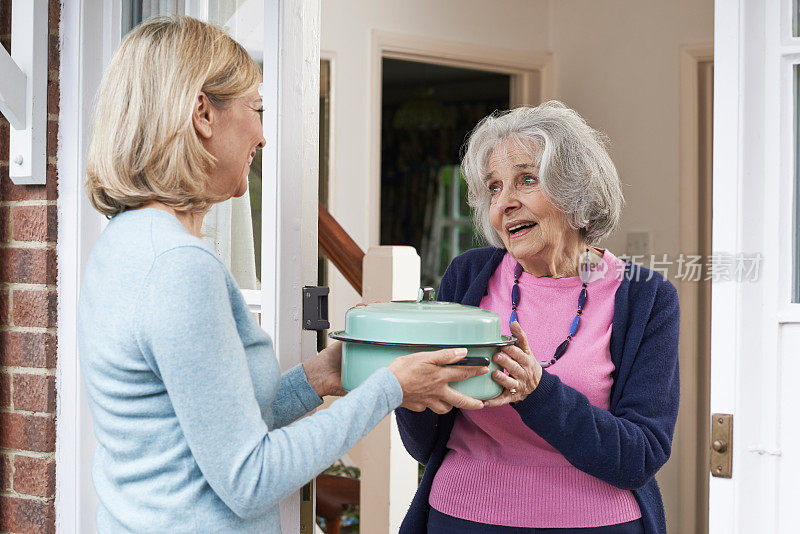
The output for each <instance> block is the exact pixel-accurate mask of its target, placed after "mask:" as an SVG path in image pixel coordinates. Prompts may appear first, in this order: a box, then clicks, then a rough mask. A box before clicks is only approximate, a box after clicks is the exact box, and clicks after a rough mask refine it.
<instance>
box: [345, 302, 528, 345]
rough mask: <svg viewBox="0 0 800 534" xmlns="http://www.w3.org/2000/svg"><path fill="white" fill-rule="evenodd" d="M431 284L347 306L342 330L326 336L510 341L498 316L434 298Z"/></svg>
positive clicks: (396, 341) (388, 341)
mask: <svg viewBox="0 0 800 534" xmlns="http://www.w3.org/2000/svg"><path fill="white" fill-rule="evenodd" d="M433 295H434V293H433V289H432V288H428V287H426V288H423V289H420V290H419V296H418V297H417V300H416V301H414V300H406V301H392V302H379V303H376V304H368V305H366V306H356V307H354V308H350V309H349V310H348V311H347V314H346V315H345V330H344V331H341V332H334V333H332V334H331V336H330V337H332V338H334V339H339V340H342V341H355V342H361V343H373V344H378V345H403V346H409V345H411V346H413V345H421V346H438V347H447V346H452V347H480V346H502V345H512V344H514V343H515V342H516V339H514V337H512V336H504V335H501V334H500V316H499V315H498V314H496V313H494V312H492V311H488V310H483V309H481V308H477V307H475V306H466V305H464V304H456V303H453V302H437V301H436V300H434V297H433Z"/></svg>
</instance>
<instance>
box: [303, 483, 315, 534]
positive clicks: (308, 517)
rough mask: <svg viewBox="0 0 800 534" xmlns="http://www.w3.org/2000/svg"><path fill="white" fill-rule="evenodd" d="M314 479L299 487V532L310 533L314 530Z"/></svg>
mask: <svg viewBox="0 0 800 534" xmlns="http://www.w3.org/2000/svg"><path fill="white" fill-rule="evenodd" d="M314 515H315V511H314V481H313V480H312V481H311V482H309V483H308V484H306V485H305V486H303V487H302V488H301V489H300V533H301V534H311V533H313V532H314V524H315V523H316V519H315V518H314Z"/></svg>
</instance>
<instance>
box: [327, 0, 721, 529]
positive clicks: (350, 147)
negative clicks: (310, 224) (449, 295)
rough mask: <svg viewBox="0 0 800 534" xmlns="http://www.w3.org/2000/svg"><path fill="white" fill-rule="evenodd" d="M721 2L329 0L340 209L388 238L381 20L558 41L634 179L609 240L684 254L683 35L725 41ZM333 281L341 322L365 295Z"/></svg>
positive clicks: (678, 523)
mask: <svg viewBox="0 0 800 534" xmlns="http://www.w3.org/2000/svg"><path fill="white" fill-rule="evenodd" d="M713 9H714V2H713V0H675V1H672V2H654V1H647V2H642V1H639V0H595V1H593V2H586V1H585V0H549V1H545V0H537V1H528V0H500V1H494V2H483V1H480V0H469V1H462V0H438V1H436V2H428V1H423V0H410V1H406V2H391V1H386V0H380V1H378V0H374V1H369V0H322V36H321V37H322V50H323V54H325V53H326V52H329V53H331V54H332V57H333V58H334V64H333V70H334V73H333V101H334V104H333V114H332V118H333V122H334V124H333V128H332V132H333V139H332V145H331V146H332V147H333V153H332V157H331V162H332V172H331V198H330V206H331V212H332V213H333V215H334V216H335V217H336V218H337V219H338V220H339V222H340V223H341V224H342V226H343V227H344V228H345V229H346V230H347V231H348V232H349V233H350V234H351V235H352V236H353V238H354V239H355V240H356V242H358V243H359V244H360V245H361V247H362V248H364V249H365V250H366V249H367V248H368V246H369V245H371V244H372V245H374V244H377V243H369V242H368V239H369V228H368V225H369V212H368V210H369V209H375V208H374V207H370V206H369V205H368V204H369V203H368V198H367V195H368V187H367V186H368V184H369V180H371V179H373V177H370V176H369V147H370V139H369V132H370V124H371V122H370V121H371V118H370V117H369V112H370V108H369V90H370V83H369V76H370V72H369V69H370V62H369V54H370V32H371V30H373V29H379V30H385V31H392V32H397V33H403V34H409V35H419V36H424V37H434V38H438V39H447V40H453V41H461V42H469V43H478V44H485V45H489V46H497V47H503V48H508V49H517V50H525V51H530V52H552V53H553V54H554V62H553V71H554V72H553V73H554V87H555V95H556V97H557V98H558V99H560V100H562V101H564V102H565V103H566V104H567V105H568V106H570V107H572V108H574V109H576V110H577V111H578V112H579V113H580V114H581V115H583V116H584V117H585V118H586V119H587V120H588V121H589V123H590V124H591V125H592V126H594V127H596V128H598V129H600V130H602V131H604V132H605V133H606V134H607V135H608V136H609V138H610V140H611V154H612V158H613V159H614V162H615V163H616V165H617V168H618V169H619V173H620V177H621V179H622V182H623V184H624V185H623V191H624V193H625V197H626V200H627V205H626V207H625V210H624V214H623V218H622V223H621V226H620V228H619V229H618V231H617V232H616V234H615V235H614V236H612V237H611V238H609V239H608V240H606V242H605V243H603V246H606V247H608V248H609V249H610V250H611V251H612V252H615V253H617V254H623V253H625V249H626V234H627V232H629V231H641V230H645V231H649V232H651V236H652V238H651V243H650V250H651V252H652V253H655V254H659V255H660V254H664V253H666V254H668V255H669V256H670V257H675V256H676V255H677V254H680V252H681V250H680V194H679V187H680V174H679V171H680V151H679V150H680V131H679V127H680V124H679V117H680V110H679V105H680V101H679V95H680V65H679V59H680V55H679V52H680V47H681V46H682V45H687V44H707V43H711V42H713V20H714V19H713ZM330 285H331V295H332V296H331V301H330V303H331V323H332V328H337V329H338V328H342V327H343V326H344V324H343V322H344V312H345V311H346V309H347V308H348V307H350V306H351V305H353V304H354V303H356V302H358V300H359V299H358V296H357V295H356V293H355V292H354V291H352V290H351V289H350V287H349V285H348V284H347V283H346V282H345V281H344V279H343V278H341V276H339V274H338V273H332V276H331V278H330ZM683 394H684V395H691V394H692V392H688V391H684V392H683ZM691 424H695V422H694V421H692V422H691ZM680 426H681V423H679V427H680ZM680 439H681V436H680V430H678V433H677V435H676V440H680ZM680 460H681V458H680V454H679V447H677V446H675V447H674V448H673V457H672V459H671V460H670V462H669V463H668V464H667V466H665V468H664V469H662V472H661V473H660V474H659V483H660V485H661V486H662V492H663V494H664V501H665V507H666V509H667V515H668V518H667V519H668V524H669V525H670V532H673V533H677V532H681V533H683V532H693V531H694V530H695V529H694V527H693V526H692V527H690V528H687V527H689V525H690V524H691V523H690V521H691V520H689V519H686V517H687V516H689V515H693V511H689V510H681V507H680V499H679V497H680V494H681V490H682V488H681V487H680V485H679V483H678V480H679V479H678V474H679V468H680V467H681V463H680ZM683 489H685V488H683ZM687 521H688V522H687Z"/></svg>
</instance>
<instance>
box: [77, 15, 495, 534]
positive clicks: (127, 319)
mask: <svg viewBox="0 0 800 534" xmlns="http://www.w3.org/2000/svg"><path fill="white" fill-rule="evenodd" d="M260 81H261V72H260V70H259V68H258V66H257V65H256V64H255V63H254V62H253V60H252V59H251V58H250V57H249V56H248V55H247V53H246V52H245V50H244V49H243V48H242V47H241V46H240V45H239V44H237V43H236V42H235V41H233V40H232V39H231V38H230V37H228V36H227V35H225V34H224V33H223V32H222V31H221V30H219V29H217V28H215V27H213V26H209V25H207V24H204V23H202V22H199V21H197V20H194V19H190V18H179V19H166V20H165V19H158V20H153V21H150V22H147V23H145V24H143V25H141V26H139V27H137V28H136V29H134V30H133V31H132V32H131V33H130V34H128V36H127V37H126V38H125V40H124V42H123V43H122V44H121V45H120V47H119V49H118V50H117V52H116V53H115V55H114V57H113V59H112V60H111V64H110V66H109V68H108V71H107V72H106V74H105V79H104V81H103V84H102V87H101V90H100V94H99V96H98V100H97V107H96V116H95V121H94V127H93V133H92V140H91V146H90V150H89V159H88V180H87V190H88V194H89V199H90V200H91V202H92V204H93V205H94V206H95V207H96V208H97V209H98V210H99V211H100V212H101V213H103V214H105V215H106V216H108V217H110V218H111V220H110V222H109V223H108V226H107V227H106V229H105V230H104V232H103V234H102V235H101V236H100V238H99V239H98V241H97V243H96V244H95V246H94V249H93V250H92V253H91V255H90V257H89V259H88V261H87V264H86V272H85V276H84V279H83V287H82V289H81V297H80V305H79V332H78V335H79V344H80V354H81V366H82V370H83V374H84V377H85V380H86V387H87V391H88V396H89V403H90V407H91V410H92V415H93V417H94V424H95V433H96V436H97V442H98V445H97V451H96V453H95V458H94V468H93V478H94V484H95V488H96V490H97V495H98V498H99V505H98V509H97V525H98V529H99V531H100V532H109V533H111V532H113V533H118V532H192V533H194V532H225V533H231V532H262V533H263V532H279V531H280V519H279V513H278V503H279V501H280V500H281V499H282V498H284V497H286V496H287V495H289V494H291V493H292V492H294V491H296V490H297V489H299V488H300V487H302V486H303V485H304V484H305V483H307V482H308V481H309V480H311V479H312V478H314V477H315V476H316V475H317V474H318V473H320V472H321V471H322V470H323V469H325V468H326V467H327V466H329V465H330V464H332V463H333V462H334V461H335V460H336V459H337V458H339V457H340V456H341V455H342V454H344V453H345V452H346V451H347V450H348V449H349V448H350V447H352V446H353V444H355V443H356V441H358V440H359V439H360V438H361V437H363V436H364V435H365V434H366V433H367V432H368V431H369V430H370V429H371V428H372V427H374V426H375V424H376V423H377V422H378V421H380V419H381V418H383V417H384V416H385V415H387V414H388V413H389V412H390V411H391V410H393V409H395V408H397V407H398V406H399V405H401V403H402V405H403V406H406V407H408V408H411V409H416V410H422V409H425V408H432V409H434V410H437V411H444V410H445V409H447V408H448V407H449V406H451V405H456V406H459V407H461V408H481V407H482V406H483V403H482V402H480V401H477V400H475V399H470V398H469V397H465V396H463V395H460V394H458V393H456V392H455V391H454V390H452V389H451V388H449V386H448V382H450V381H453V380H460V379H463V378H466V377H468V376H474V375H477V374H480V373H482V372H488V369H486V368H485V367H484V368H482V369H477V370H476V369H470V368H464V367H445V365H446V364H449V363H452V362H455V361H458V360H459V359H460V358H462V357H463V355H464V354H465V353H466V350H465V349H451V350H443V351H438V352H432V353H420V354H415V355H410V356H407V357H404V358H402V359H400V360H398V361H396V362H393V363H392V365H391V366H390V367H389V369H382V370H380V371H378V372H376V373H374V374H373V375H372V376H371V377H370V378H369V379H367V380H366V381H365V382H364V383H363V384H362V385H361V386H359V387H358V388H357V389H355V390H354V391H351V392H350V393H349V394H347V396H345V397H344V398H343V399H340V400H338V401H337V402H335V403H333V405H332V406H331V407H330V408H329V409H327V410H324V411H321V412H317V413H315V414H313V415H311V416H309V417H307V418H305V419H302V420H299V421H296V420H297V419H298V418H300V417H301V416H302V415H304V414H306V413H307V412H309V411H311V410H313V409H314V408H315V407H317V406H319V405H320V403H321V399H320V397H322V396H323V395H329V394H335V395H341V394H344V392H343V391H342V386H341V380H340V376H339V374H340V373H339V369H340V362H341V347H340V345H339V344H334V345H332V346H330V347H328V348H327V349H326V350H324V351H323V352H322V353H320V354H319V355H318V356H316V357H315V358H314V359H312V360H311V361H309V362H307V363H305V364H303V365H302V366H297V367H295V368H294V369H291V370H289V371H288V372H286V373H284V374H283V375H281V374H280V371H279V367H278V360H277V359H276V357H275V354H274V352H273V346H272V342H271V340H270V339H269V337H268V336H267V335H266V334H265V333H264V332H263V331H262V330H261V328H259V325H258V323H257V322H256V321H255V320H254V319H253V317H252V315H251V313H250V312H249V311H248V308H247V306H246V304H245V301H244V299H243V298H242V294H241V292H240V291H239V289H238V288H237V287H236V284H235V282H234V280H233V278H232V276H231V273H230V272H229V271H228V270H227V269H226V268H225V266H224V265H223V264H222V263H221V262H220V261H219V260H218V259H217V257H216V256H215V255H214V253H213V252H211V251H209V250H207V249H206V248H205V247H204V245H203V243H202V241H201V239H200V229H201V223H202V220H203V216H204V214H205V213H206V211H207V210H208V208H209V206H211V205H212V204H213V203H215V202H220V201H222V200H225V199H227V198H230V197H232V196H240V195H242V194H243V193H244V192H245V191H246V189H247V174H248V167H249V164H250V162H251V161H252V159H253V156H254V154H255V153H256V150H259V149H260V148H262V147H263V146H264V144H265V140H264V138H263V137H262V133H261V132H262V125H261V120H260V115H259V114H260V111H261V98H260V96H259V94H258V91H257V87H258V84H259V82H260ZM298 328H299V326H298ZM288 350H291V349H288Z"/></svg>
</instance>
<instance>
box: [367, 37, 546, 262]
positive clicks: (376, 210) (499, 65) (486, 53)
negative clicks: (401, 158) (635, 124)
mask: <svg viewBox="0 0 800 534" xmlns="http://www.w3.org/2000/svg"><path fill="white" fill-rule="evenodd" d="M370 41H371V45H370V77H369V80H370V95H369V97H370V99H369V101H370V109H371V111H372V113H371V116H370V132H369V136H370V147H369V176H370V180H369V181H368V184H369V185H368V187H369V190H368V192H367V194H368V197H367V198H368V199H369V206H371V209H370V210H369V228H368V242H369V244H370V246H377V245H380V224H381V214H380V205H381V104H382V101H383V97H382V81H383V59H384V58H387V59H401V60H404V61H417V62H422V63H430V64H434V65H443V66H447V67H460V68H465V69H476V70H483V71H488V72H497V73H500V74H507V75H509V76H510V77H511V107H515V106H523V105H536V104H538V103H539V102H542V101H544V100H547V99H550V98H552V97H553V94H554V77H553V54H552V53H549V52H531V51H527V50H514V49H506V48H499V47H492V46H482V45H476V44H474V43H465V42H458V41H448V40H443V39H433V38H429V37H420V36H416V35H406V34H401V33H394V32H388V31H383V30H372V35H371V38H370Z"/></svg>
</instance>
